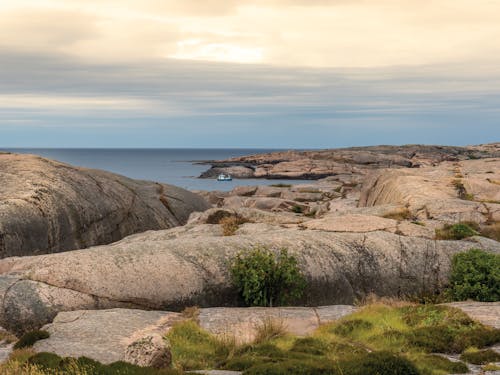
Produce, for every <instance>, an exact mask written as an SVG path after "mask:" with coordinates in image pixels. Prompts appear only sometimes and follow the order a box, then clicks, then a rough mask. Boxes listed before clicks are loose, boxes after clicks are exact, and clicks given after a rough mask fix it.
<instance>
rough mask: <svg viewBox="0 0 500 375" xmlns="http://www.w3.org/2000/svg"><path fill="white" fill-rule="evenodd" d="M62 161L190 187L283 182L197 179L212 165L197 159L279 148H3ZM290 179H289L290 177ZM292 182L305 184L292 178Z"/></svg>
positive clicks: (228, 187) (225, 187) (223, 188)
mask: <svg viewBox="0 0 500 375" xmlns="http://www.w3.org/2000/svg"><path fill="white" fill-rule="evenodd" d="M4 150H5V151H11V152H17V153H29V154H36V155H40V156H44V157H47V158H50V159H55V160H59V161H62V162H65V163H69V164H72V165H76V166H81V167H87V168H97V169H104V170H107V171H111V172H115V173H118V174H121V175H124V176H127V177H131V178H136V179H141V180H151V181H158V182H165V183H168V184H172V185H176V186H180V187H183V188H185V189H190V190H231V189H232V188H234V187H235V186H238V185H270V184H273V183H277V182H280V181H276V180H263V179H248V180H246V179H244V180H238V179H234V180H233V181H226V182H218V181H216V180H215V179H201V178H197V177H198V176H199V175H200V174H201V173H202V172H203V171H205V170H207V169H208V168H209V167H210V166H209V165H199V164H195V163H196V162H197V161H205V160H220V159H227V158H231V157H235V156H244V155H251V154H257V153H262V152H271V151H276V150H269V149H4ZM287 181H288V180H287ZM289 181H290V182H291V183H301V182H302V183H303V182H304V181H300V180H289Z"/></svg>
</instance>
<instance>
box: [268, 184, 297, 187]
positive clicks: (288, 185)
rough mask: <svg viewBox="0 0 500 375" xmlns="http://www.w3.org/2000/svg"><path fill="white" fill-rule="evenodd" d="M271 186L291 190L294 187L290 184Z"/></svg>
mask: <svg viewBox="0 0 500 375" xmlns="http://www.w3.org/2000/svg"><path fill="white" fill-rule="evenodd" d="M271 186H272V187H275V188H289V187H292V185H290V184H272V185H271Z"/></svg>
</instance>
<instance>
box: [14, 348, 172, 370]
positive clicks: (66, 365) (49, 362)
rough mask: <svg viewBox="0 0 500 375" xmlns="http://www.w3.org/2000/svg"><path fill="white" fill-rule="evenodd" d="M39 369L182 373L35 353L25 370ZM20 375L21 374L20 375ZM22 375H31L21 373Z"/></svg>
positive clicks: (122, 363) (125, 363)
mask: <svg viewBox="0 0 500 375" xmlns="http://www.w3.org/2000/svg"><path fill="white" fill-rule="evenodd" d="M31 366H33V368H37V369H40V374H46V375H49V374H51V375H52V374H54V375H56V374H74V375H115V374H121V375H181V374H182V372H180V371H178V370H174V369H154V368H151V367H140V366H136V365H132V364H130V363H127V362H122V361H119V362H114V363H111V364H109V365H104V364H102V363H100V362H97V361H95V360H93V359H90V358H87V357H80V358H70V357H66V358H61V357H59V356H58V355H56V354H53V353H37V354H35V355H34V356H32V357H31V358H30V359H29V360H28V362H27V365H26V368H31ZM20 374H21V373H20ZM22 374H31V372H23V373H22Z"/></svg>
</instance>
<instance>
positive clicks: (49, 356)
mask: <svg viewBox="0 0 500 375" xmlns="http://www.w3.org/2000/svg"><path fill="white" fill-rule="evenodd" d="M61 361H62V358H61V357H59V356H58V355H57V354H54V353H45V352H42V353H37V354H35V355H34V356H32V357H30V358H29V359H28V361H27V363H28V364H30V365H36V366H38V367H40V368H42V369H57V368H59V364H60V363H61Z"/></svg>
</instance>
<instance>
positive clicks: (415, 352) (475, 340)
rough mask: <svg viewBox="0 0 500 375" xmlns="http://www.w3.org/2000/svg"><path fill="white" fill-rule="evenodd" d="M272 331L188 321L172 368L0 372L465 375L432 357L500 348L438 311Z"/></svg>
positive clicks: (493, 334)
mask: <svg viewBox="0 0 500 375" xmlns="http://www.w3.org/2000/svg"><path fill="white" fill-rule="evenodd" d="M275 328H276V327H274V326H273V327H270V326H269V324H268V325H265V324H263V325H262V328H261V331H262V332H264V333H265V334H264V333H262V332H261V334H260V338H259V340H257V341H255V342H253V343H250V344H239V345H238V344H236V341H235V340H234V339H227V338H222V339H221V338H219V337H216V336H214V335H211V334H209V333H208V332H206V331H204V330H203V329H201V328H200V327H199V326H198V324H197V323H196V322H195V321H193V320H188V321H184V322H181V323H178V324H176V325H175V326H174V327H172V329H171V330H170V332H169V333H168V334H167V337H168V339H169V341H170V344H171V347H172V355H173V369H168V370H155V369H151V368H140V367H137V366H133V365H128V364H125V363H123V362H117V363H114V364H111V365H107V366H106V365H102V364H100V363H98V362H95V361H93V360H91V359H88V358H78V359H74V358H60V357H58V356H56V355H53V354H48V353H39V354H34V353H33V352H29V351H26V352H25V353H24V352H20V351H17V353H18V354H16V356H17V358H18V359H19V362H15V360H14V359H11V361H9V362H8V363H7V364H4V365H1V366H3V367H0V369H2V368H7V367H5V366H11V367H12V368H14V367H16V366H17V367H18V368H19V366H35V367H36V369H37V371H38V372H33V374H36V375H45V374H46V375H49V374H55V372H50V371H52V370H54V371H55V370H57V371H61V372H60V373H61V374H63V373H71V374H75V375H76V374H79V375H94V374H104V375H107V374H117V373H119V374H130V375H174V374H175V375H177V374H183V373H184V371H188V370H201V369H224V370H236V371H242V372H243V374H244V375H264V374H266V375H281V374H283V375H284V374H287V375H315V374H318V375H322V374H324V375H398V374H401V375H403V374H404V375H444V374H460V373H466V371H467V367H466V365H465V364H464V363H463V362H452V361H450V360H448V359H447V358H445V357H443V356H440V355H437V354H436V352H437V353H461V354H462V357H461V359H462V361H466V362H470V363H487V362H491V361H496V360H497V357H496V356H495V355H494V354H492V352H491V351H488V350H481V349H482V348H484V347H488V346H490V345H494V344H498V343H499V342H500V330H498V329H493V328H487V327H485V326H483V325H481V324H480V323H478V322H476V321H473V320H471V319H470V318H469V317H468V316H467V315H465V314H464V313H463V312H461V311H460V310H458V309H455V308H451V307H447V306H441V305H404V306H402V305H393V306H390V305H386V304H382V303H377V304H372V305H368V306H365V307H363V308H362V309H361V310H359V311H357V312H355V313H354V314H351V315H349V316H347V317H344V318H343V319H341V320H339V321H336V322H332V323H329V324H325V325H322V326H321V327H320V328H318V329H317V330H316V331H315V332H313V333H312V334H311V335H310V336H308V337H296V336H293V335H290V334H286V333H284V332H283V330H282V329H275ZM33 354H34V355H33ZM27 355H29V358H28V359H26V357H27ZM16 363H17V364H16ZM68 369H77V370H78V371H73V370H71V371H69V370H68ZM18 373H20V374H22V373H23V372H18ZM26 373H28V372H26ZM0 374H2V372H1V371H0Z"/></svg>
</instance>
